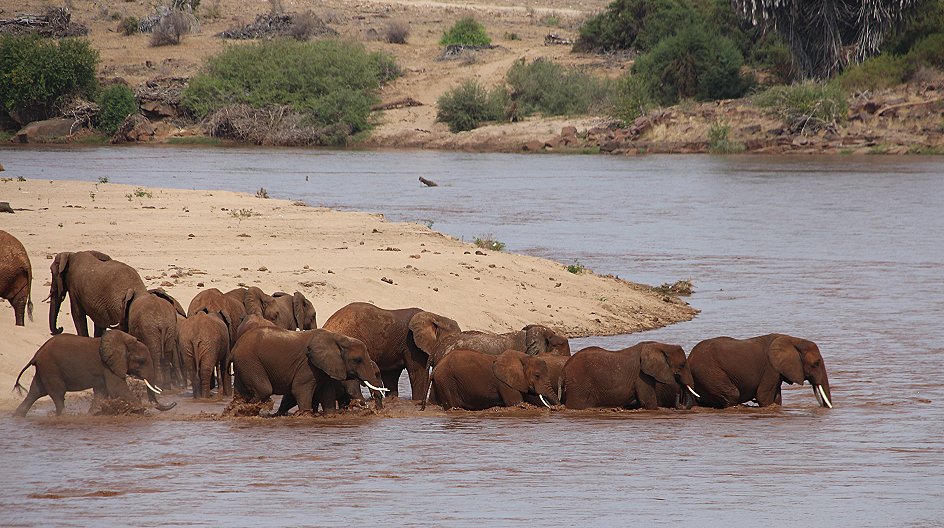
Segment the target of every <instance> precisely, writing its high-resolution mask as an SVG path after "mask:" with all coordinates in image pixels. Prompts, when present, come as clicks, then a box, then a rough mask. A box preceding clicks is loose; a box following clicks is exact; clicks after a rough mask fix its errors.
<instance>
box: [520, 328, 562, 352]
mask: <svg viewBox="0 0 944 528" xmlns="http://www.w3.org/2000/svg"><path fill="white" fill-rule="evenodd" d="M522 331H523V332H524V336H525V348H526V350H525V352H526V353H527V354H528V355H529V356H536V355H538V354H551V355H554V356H570V342H569V341H568V340H567V338H566V337H564V336H562V335H560V334H558V333H557V332H555V331H553V330H551V329H550V328H548V327H546V326H543V325H528V326H526V327H524V328H522Z"/></svg>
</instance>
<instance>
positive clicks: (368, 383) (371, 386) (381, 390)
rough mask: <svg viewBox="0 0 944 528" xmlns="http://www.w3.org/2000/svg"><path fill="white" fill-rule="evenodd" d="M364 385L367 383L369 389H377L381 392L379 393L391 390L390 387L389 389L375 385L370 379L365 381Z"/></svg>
mask: <svg viewBox="0 0 944 528" xmlns="http://www.w3.org/2000/svg"><path fill="white" fill-rule="evenodd" d="M364 385H366V386H367V388H368V389H370V390H375V391H377V392H379V393H384V392H390V389H388V388H386V387H374V386H373V385H371V384H370V382H369V381H365V382H364Z"/></svg>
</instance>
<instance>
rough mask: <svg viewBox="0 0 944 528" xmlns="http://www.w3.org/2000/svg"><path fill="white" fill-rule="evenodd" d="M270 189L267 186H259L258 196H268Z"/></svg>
mask: <svg viewBox="0 0 944 528" xmlns="http://www.w3.org/2000/svg"><path fill="white" fill-rule="evenodd" d="M268 197H269V191H267V190H266V188H265V187H259V190H258V191H256V198H268Z"/></svg>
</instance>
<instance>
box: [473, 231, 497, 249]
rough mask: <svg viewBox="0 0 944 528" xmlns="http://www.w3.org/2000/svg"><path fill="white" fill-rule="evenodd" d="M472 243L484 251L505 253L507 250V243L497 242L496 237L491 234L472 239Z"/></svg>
mask: <svg viewBox="0 0 944 528" xmlns="http://www.w3.org/2000/svg"><path fill="white" fill-rule="evenodd" d="M472 243H473V244H475V245H476V246H478V247H480V248H482V249H490V250H492V251H504V249H505V243H504V242H502V241H500V240H496V239H495V235H492V234H491V233H489V234H487V235H479V236H477V237H475V238H474V239H472Z"/></svg>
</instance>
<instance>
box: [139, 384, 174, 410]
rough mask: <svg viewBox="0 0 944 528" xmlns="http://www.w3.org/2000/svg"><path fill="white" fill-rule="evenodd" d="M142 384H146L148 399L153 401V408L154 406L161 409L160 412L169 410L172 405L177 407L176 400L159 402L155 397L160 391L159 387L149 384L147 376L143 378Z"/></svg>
mask: <svg viewBox="0 0 944 528" xmlns="http://www.w3.org/2000/svg"><path fill="white" fill-rule="evenodd" d="M144 384H145V385H147V388H148V391H147V393H148V401H150V402H151V403H153V404H154V408H156V409H157V410H158V411H161V412H164V411H169V410H171V409H173V408H174V407H177V402H171V403H169V404H163V403H161V402H160V401H159V400H158V399H157V395H158V394H159V393H160V392H161V389H160V388H158V387H155V386H154V385H151V382H150V381H148V380H147V378H145V379H144Z"/></svg>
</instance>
